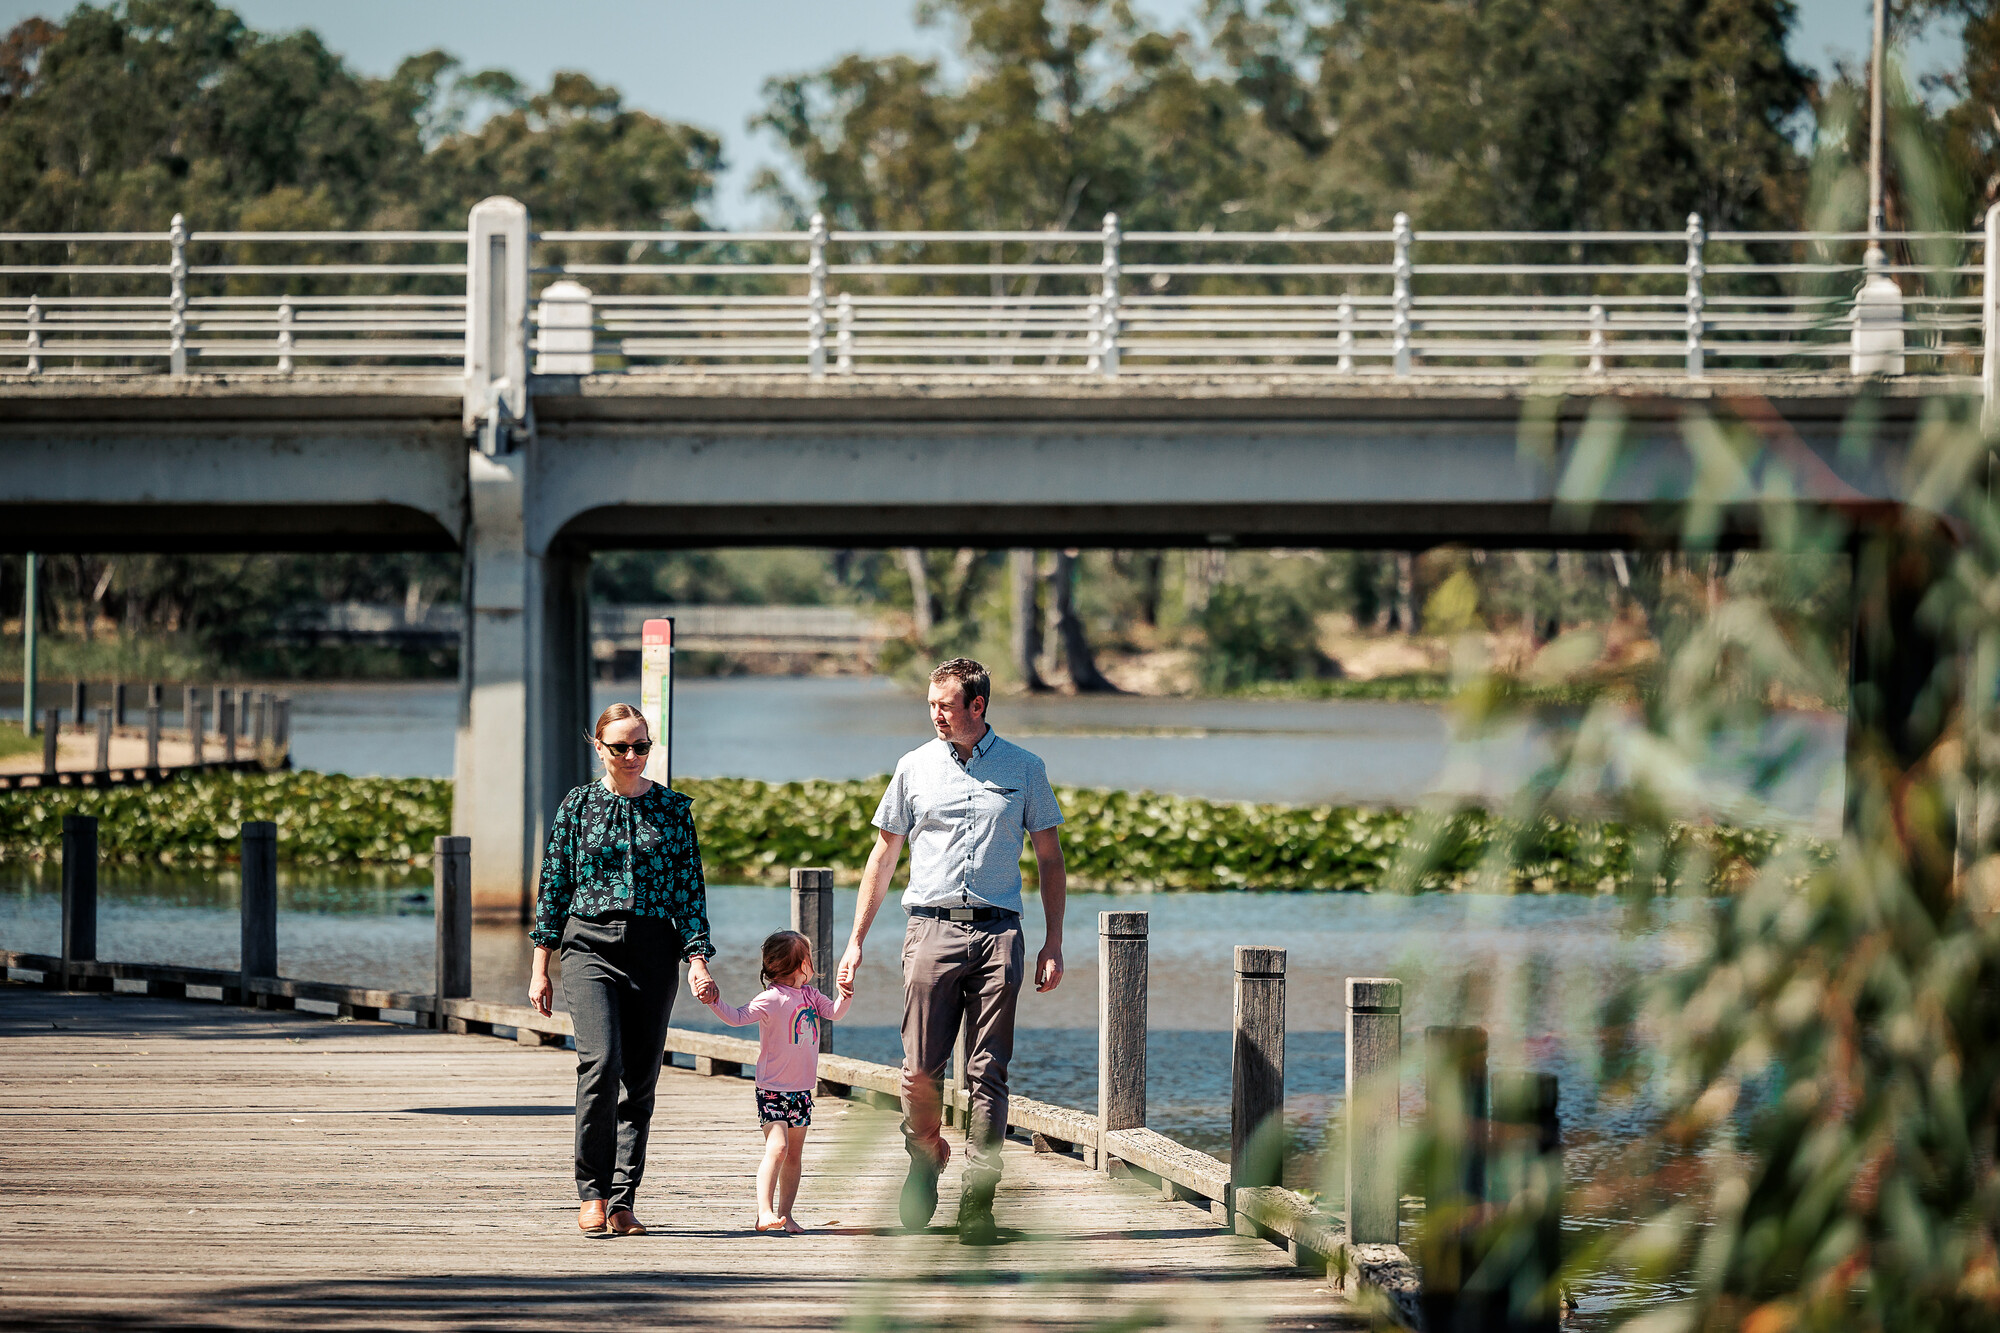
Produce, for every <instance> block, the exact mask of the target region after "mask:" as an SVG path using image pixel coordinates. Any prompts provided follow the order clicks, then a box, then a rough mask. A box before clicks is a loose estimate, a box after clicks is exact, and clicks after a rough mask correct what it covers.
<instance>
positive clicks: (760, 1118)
mask: <svg viewBox="0 0 2000 1333" xmlns="http://www.w3.org/2000/svg"><path fill="white" fill-rule="evenodd" d="M812 1122H813V1095H812V1093H810V1092H773V1091H772V1090H771V1089H769V1088H759V1089H757V1123H758V1124H760V1125H790V1126H792V1128H794V1129H804V1128H806V1127H807V1126H808V1125H810V1124H812Z"/></svg>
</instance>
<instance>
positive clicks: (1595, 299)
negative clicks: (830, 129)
mask: <svg viewBox="0 0 2000 1333" xmlns="http://www.w3.org/2000/svg"><path fill="white" fill-rule="evenodd" d="M510 206H512V207H515V208H518V205H510ZM517 234H518V235H519V236H520V237H521V242H520V243H518V244H516V245H514V247H513V249H512V250H510V251H506V252H504V253H505V258H504V263H505V264H506V265H507V266H508V271H507V272H506V274H504V275H502V276H504V277H505V278H506V281H507V282H508V283H510V284H518V285H517V286H515V287H514V288H513V290H514V291H516V292H520V291H526V292H527V293H528V295H529V300H528V305H527V310H526V315H525V318H523V319H522V320H521V321H520V325H519V327H518V328H514V327H513V326H512V324H511V323H505V324H501V325H496V324H494V323H493V321H492V320H491V319H488V318H487V317H486V316H484V315H482V316H481V319H482V320H483V321H484V322H482V323H481V324H480V325H479V335H480V337H481V338H487V337H493V336H500V337H505V338H510V339H515V340H516V343H515V345H516V346H517V347H518V348H525V349H526V355H527V357H528V361H527V363H526V364H527V365H528V366H529V373H534V372H535V371H537V370H539V371H540V372H541V373H560V374H581V373H596V374H626V375H657V376H663V377H675V376H699V375H708V374H716V373H722V372H728V373H734V374H762V375H802V376H806V377H809V378H822V377H841V376H849V377H859V376H867V375H879V374H896V373H911V372H921V373H926V374H962V375H982V376H983V375H990V374H994V373H1003V374H1024V375H1025V374H1032V375H1046V376H1070V377H1088V378H1099V379H1114V378H1116V377H1117V376H1118V375H1119V374H1120V373H1121V370H1122V371H1126V372H1143V373H1145V374H1148V375H1155V376H1158V375H1170V376H1171V375H1214V374H1232V375H1235V374H1259V373H1268V374H1282V375H1300V374H1313V375H1321V374H1324V375H1347V374H1352V375H1379V374H1382V373H1384V372H1385V371H1386V372H1387V373H1389V374H1392V375H1395V376H1399V377H1407V376H1412V375H1425V374H1434V373H1462V372H1467V371H1477V372H1479V373H1482V374H1485V373H1496V374H1517V375H1521V376H1524V377H1525V376H1533V375H1540V374H1544V373H1546V372H1547V371H1548V369H1549V368H1550V367H1551V366H1554V367H1557V368H1567V369H1569V370H1570V371H1572V372H1574V373H1577V374H1583V375H1598V374H1604V375H1609V374H1613V373H1620V374H1634V373H1636V374H1645V375H1663V374H1664V375H1676V374H1677V375H1681V376H1685V377H1688V378H1699V377H1701V376H1703V375H1705V374H1710V373H1716V374H1725V373H1752V374H1757V375H1779V376H1783V375H1790V374H1813V375H1820V374H1824V373H1826V371H1827V370H1828V368H1829V367H1828V363H1829V361H1834V362H1837V361H1838V360H1839V358H1840V357H1841V356H1843V355H1846V356H1848V360H1849V369H1850V370H1851V371H1852V373H1855V374H1885V373H1886V374H1903V375H1911V376H1952V377H1964V376H1968V375H1971V374H1973V373H1975V366H1976V365H1978V364H1980V363H1983V362H1986V361H1990V360H1991V359H1992V358H1990V357H1989V356H1988V349H1989V344H1990V342H1991V341H1992V336H1993V335H1992V334H1991V332H1990V331H1989V326H1992V325H1994V324H1996V323H2000V320H1996V319H1995V317H1993V315H1992V314H1991V310H1992V303H1991V302H1990V301H1989V299H1988V294H1987V293H1986V291H1985V285H1986V277H1985V275H1986V273H1987V271H1988V265H1989V262H1990V258H1991V257H1989V256H1988V255H1986V254H1985V253H1984V251H1985V248H1986V245H1987V242H1986V233H1985V232H1983V231H1981V232H1956V231H1903V232H1892V233H1887V234H1886V235H1885V236H1884V237H1883V238H1882V241H1883V243H1884V244H1885V245H1886V247H1887V249H1888V255H1887V256H1886V259H1878V260H1877V261H1876V262H1874V263H1872V264H1871V263H1870V262H1869V261H1868V259H1867V258H1865V257H1864V256H1863V255H1862V253H1861V246H1862V245H1863V244H1864V243H1865V242H1866V241H1867V239H1868V237H1867V235H1866V233H1863V232H1851V231H1751V230H1744V231H1716V232H1707V231H1705V230H1704V229H1703V227H1702V224H1701V220H1700V219H1699V218H1690V219H1689V225H1688V227H1687V228H1686V229H1685V230H1684V231H1667V230H1635V231H1605V230H1595V231H1572V232H1560V231H1537V230H1513V231H1459V230H1436V231H1420V230H1416V229H1415V228H1414V227H1412V226H1411V224H1410V222H1409V220H1408V219H1407V218H1403V217H1400V216H1399V217H1398V219H1397V225H1396V226H1395V227H1394V228H1393V229H1391V230H1388V231H1317V230H1298V231H1290V230H1282V229H1281V230H1275V231H1231V230H1219V229H1201V230H1195V231H1165V230H1162V231H1143V230H1134V231H1129V232H1128V231H1125V230H1123V229H1122V227H1121V226H1120V224H1119V222H1118V220H1117V219H1116V218H1115V217H1109V218H1106V219H1105V221H1104V225H1103V226H1102V227H1101V228H1100V229H1098V230H1091V231H1085V230H1060V231H1029V230H1018V229H1017V230H1005V229H994V230H948V229H941V230H914V231H878V230H861V229H857V230H852V231H844V230H840V229H838V228H834V227H830V226H828V225H827V224H826V223H825V221H824V220H822V219H819V218H815V219H813V222H812V225H811V226H809V227H806V228H804V229H764V230H744V231H701V230H688V229H661V230H647V229H643V228H614V229H606V230H602V231H592V230H583V229H574V228H571V229H562V230H547V231H541V232H534V231H532V230H529V229H526V228H525V227H523V229H522V230H521V231H520V232H519V233H517ZM496 239H497V237H496ZM434 245H447V246H457V247H464V258H463V259H462V260H455V261H454V262H419V261H418V260H416V259H412V258H410V257H409V252H408V251H407V250H403V251H402V252H400V253H398V252H397V251H396V250H395V249H394V247H409V246H434ZM37 246H41V247H55V246H62V247H66V248H67V252H66V253H51V252H50V251H48V250H44V251H42V252H41V253H37V252H36V251H35V249H34V247H37ZM253 246H254V247H256V249H255V251H254V256H255V257H254V259H251V258H248V257H245V253H244V250H243V247H253ZM599 246H606V247H621V248H622V253H621V252H620V251H619V250H617V249H614V250H612V251H611V253H610V254H609V255H606V254H605V252H604V251H603V250H593V249H592V248H591V247H599ZM159 247H164V249H165V253H164V254H162V253H161V250H160V248H159ZM370 247H376V248H377V252H379V250H380V248H382V247H390V248H391V249H390V251H389V253H388V254H387V255H383V256H381V257H380V258H379V259H378V260H375V261H373V262H371V261H369V260H366V259H363V258H360V257H358V255H357V252H358V254H359V255H366V254H369V253H370V249H369V248H370ZM538 247H539V249H540V252H539V253H537V248H538ZM1134 247H1136V248H1134ZM1549 247H1561V249H1559V250H1558V251H1557V252H1556V253H1549ZM1617 247H1625V251H1624V253H1622V254H1621V253H1619V251H1618V249H1617ZM1607 248H1610V249H1609V251H1608V253H1607ZM1635 249H1636V250H1637V254H1634V253H1633V251H1634V250H1635ZM288 250H289V253H288ZM494 253H502V252H494ZM1593 255H1603V256H1605V257H1604V258H1602V259H1595V258H1592V256H1593ZM1786 255H1790V256H1792V257H1791V258H1785V257H1784V256H1786ZM335 256H339V257H335ZM0 259H4V260H6V261H9V262H0V376H10V375H16V374H28V375H36V374H43V373H54V372H56V371H62V372H65V373H71V372H80V371H81V372H88V371H92V370H96V371H100V372H116V373H137V374H146V373H161V372H165V373H168V374H195V373H200V372H201V371H202V370H203V369H204V368H209V367H213V368H223V369H227V370H228V371H229V373H231V374H232V375H236V374H243V373H271V374H286V373H292V372H293V370H294V368H295V367H296V366H297V364H298V363H299V361H300V360H302V359H305V358H308V357H309V358H310V361H311V365H312V367H313V368H314V369H315V370H316V371H323V370H342V371H348V372H369V371H384V372H393V371H398V370H407V369H410V368H430V369H445V368H462V367H464V366H465V365H466V364H467V363H468V361H467V359H468V354H469V343H470V338H469V334H470V332H471V330H470V329H469V328H468V322H469V320H470V319H471V317H472V315H473V313H474V312H475V311H484V310H487V309H488V307H487V306H486V305H485V304H482V303H481V302H480V301H479V300H477V299H475V294H476V293H477V292H478V291H479V290H482V288H481V284H482V283H487V282H493V281H497V278H496V277H495V276H494V274H492V273H489V272H488V270H489V268H490V267H491V265H492V263H494V262H496V261H494V259H493V256H492V255H491V254H488V253H487V252H486V247H485V243H484V242H481V243H480V244H479V245H477V246H475V245H473V244H472V232H471V231H441V230H425V229H404V230H383V231H339V230H319V231H268V232H265V231H245V230H218V231H199V230H191V229H189V227H188V226H187V225H186V223H185V222H184V220H183V219H181V218H178V217H177V218H175V219H174V224H173V226H172V227H171V228H169V229H168V230H167V231H164V232H143V231H131V232H15V233H0ZM1933 260H1935V261H1936V262H1932V261H1933ZM141 261H145V262H141ZM579 280H580V281H579ZM509 299H510V300H518V299H519V298H518V296H516V297H511V298H509ZM538 302H539V304H538ZM544 305H547V306H548V307H549V308H556V307H557V306H565V305H566V306H567V313H566V314H565V316H564V318H563V321H562V322H561V325H560V332H559V333H558V334H556V335H554V336H544V332H543V330H544V327H545V326H547V327H555V326H553V325H547V321H546V318H545V315H544V311H543V306H544ZM329 307H336V308H339V309H340V310H341V311H342V312H343V313H342V314H341V316H340V317H339V318H338V319H337V320H328V319H326V318H324V317H323V312H324V311H325V310H326V309H327V308H329ZM412 307H417V308H428V310H427V313H426V314H425V315H424V316H423V317H422V321H421V322H420V323H413V322H412V321H413V316H412V314H411V313H410V310H411V308H412ZM135 309H143V310H146V311H149V312H158V318H156V319H151V320H140V319H137V318H135V317H134V316H133V315H132V314H130V313H129V312H131V311H133V310H135ZM510 309H512V310H514V311H516V312H518V307H510ZM1975 309H1977V310H1978V311H1979V314H1978V315H1977V316H1975V315H1974V313H1973V312H1974V310H1975ZM121 312H127V313H121ZM1480 312H1483V313H1480ZM513 318H514V315H513V314H510V315H509V316H508V319H509V321H511V320H512V319H513ZM120 320H124V321H126V322H125V323H122V324H120V323H118V321H120ZM308 326H310V331H311V332H312V334H313V339H312V342H311V344H310V346H309V347H302V346H301V344H300V343H298V342H297V341H296V339H295V338H294V336H293V335H294V333H295V331H296V332H305V331H307V329H308ZM114 329H115V331H116V333H117V337H116V339H115V340H106V339H104V338H103V337H101V336H94V335H101V334H104V333H106V332H108V331H112V330H114ZM1468 333H1471V334H1476V335H1477V336H1476V337H1470V338H1468V337H1467V336H1466V335H1467V334H1468ZM1864 344H1865V346H1864ZM516 355H519V353H516ZM503 360H505V358H501V359H496V360H493V361H492V362H491V364H494V365H499V364H502V361H503ZM485 392H487V390H486V389H484V388H481V389H478V390H477V391H476V392H475V391H474V390H469V393H470V394H472V396H478V395H479V394H483V393H485ZM508 392H509V394H516V393H517V392H518V391H517V390H514V389H510V390H509V391H508ZM510 401H512V400H511V398H510ZM482 402H483V399H482ZM486 411H487V407H486V406H479V407H478V408H477V410H476V412H475V411H474V410H473V409H471V408H469V409H468V412H469V413H471V414H472V415H484V414H485V413H486ZM470 419H471V415H469V416H468V420H470Z"/></svg>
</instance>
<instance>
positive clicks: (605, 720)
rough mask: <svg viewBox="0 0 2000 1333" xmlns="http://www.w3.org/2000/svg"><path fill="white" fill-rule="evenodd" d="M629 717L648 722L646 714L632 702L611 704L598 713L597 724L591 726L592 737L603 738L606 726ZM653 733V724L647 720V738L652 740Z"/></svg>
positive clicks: (596, 739) (597, 739) (595, 738)
mask: <svg viewBox="0 0 2000 1333" xmlns="http://www.w3.org/2000/svg"><path fill="white" fill-rule="evenodd" d="M628 717H636V718H638V719H639V720H640V721H641V722H646V715H645V714H644V713H642V712H640V711H639V710H638V709H637V708H635V707H634V706H633V705H631V704H613V705H611V707H609V708H607V709H605V710H604V711H603V712H601V713H599V714H598V715H597V725H596V726H595V727H592V728H591V731H590V738H591V739H592V740H594V741H601V740H603V739H604V729H605V728H606V727H608V726H610V725H611V724H612V723H613V722H623V721H624V720H625V719H626V718H628ZM652 735H653V724H652V723H650V722H646V736H647V739H649V740H650V739H651V738H652Z"/></svg>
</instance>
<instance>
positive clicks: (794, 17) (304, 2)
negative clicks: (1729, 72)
mask: <svg viewBox="0 0 2000 1333" xmlns="http://www.w3.org/2000/svg"><path fill="white" fill-rule="evenodd" d="M225 2H226V3H227V4H228V5H229V7H230V8H233V9H235V10H236V11H237V12H238V13H239V14H241V15H242V16H243V18H244V20H245V21H246V22H248V23H249V24H250V25H251V26H252V27H255V28H260V29H265V30H270V31H282V30H285V29H290V28H300V27H310V28H314V29H317V30H318V32H319V34H320V36H321V37H322V38H323V39H324V40H325V41H326V43H327V45H328V46H329V47H331V48H332V49H333V50H335V51H338V52H340V53H341V54H342V55H343V56H345V57H346V58H347V60H348V62H349V63H350V64H351V65H352V66H353V67H354V68H356V69H358V70H360V71H361V72H363V73H366V74H375V75H381V74H387V73H388V72H389V71H391V70H392V69H394V68H395V67H396V64H397V62H398V61H400V60H401V59H402V58H403V57H404V56H407V55H411V54H414V53H415V52H418V51H425V50H429V49H431V48H433V47H442V48H443V49H445V50H447V51H449V52H451V53H452V54H454V55H456V56H458V57H459V58H460V59H461V60H463V61H464V62H465V64H466V66H467V67H468V68H471V69H486V68H500V69H505V70H509V71H511V72H512V73H514V74H516V75H517V76H519V77H520V78H522V79H523V80H524V81H525V82H527V83H529V84H531V85H533V86H536V87H545V86H547V84H548V81H549V76H550V75H551V74H553V73H554V72H555V71H556V70H559V69H580V70H582V71H584V72H585V73H587V74H589V75H590V76H591V77H592V78H593V79H595V80H597V81H598V82H599V83H608V84H610V85H612V86H613V87H615V88H617V89H619V90H620V91H621V92H622V93H623V94H624V95H625V101H626V104H627V105H628V106H634V107H638V108H641V109H643V110H646V111H650V112H652V113H653V114H655V115H657V116H661V117H663V118H665V119H668V120H680V121H686V122H688V123H690V124H695V125H700V126H703V127H704V128H707V129H709V130H712V131H714V132H716V133H718V134H719V135H721V137H722V141H723V148H724V153H725V155H726V157H727V160H728V166H727V169H726V170H725V172H724V174H723V176H722V178H721V179H720V180H719V181H718V182H717V189H716V198H715V201H714V203H713V205H712V207H711V208H710V209H709V210H708V211H709V214H710V217H711V219H712V221H713V222H714V223H715V224H717V225H720V226H738V227H742V226H752V225H755V224H756V223H758V222H759V221H761V220H763V215H764V212H765V205H764V204H763V203H762V202H761V201H760V200H758V199H756V198H755V197H753V196H752V195H751V194H750V193H749V187H750V183H751V181H752V180H753V179H755V177H756V176H757V174H758V172H759V171H760V170H762V169H763V168H765V167H776V166H781V165H782V162H783V154H782V152H781V150H780V148H779V146H778V144H777V143H776V141H775V140H773V139H771V138H770V137H769V136H767V135H764V134H753V133H752V132H751V130H750V129H749V121H750V119H751V117H753V116H754V115H755V114H756V113H757V112H758V110H759V109H760V108H761V107H762V105H763V98H762V88H763V85H764V81H765V80H766V79H769V78H771V77H773V76H776V75H784V74H795V73H803V72H805V71H808V70H813V69H817V68H819V67H821V66H823V65H826V64H828V63H830V62H831V61H833V60H834V59H836V58H837V57H839V56H843V55H846V54H848V53H850V52H855V51H859V52H863V53H865V54H869V55H885V54H889V53H892V52H905V53H908V54H912V55H919V56H934V55H943V54H945V47H946V42H947V40H948V39H947V37H946V35H945V34H943V33H941V32H938V31H935V30H927V29H921V28H919V27H918V26H917V24H916V21H915V17H914V11H915V8H916V5H915V0H701V2H700V3H693V2H692V0H567V2H566V3H563V4H560V5H552V4H550V3H548V0H225ZM1613 2H1614V3H1628V4H1630V3H1641V4H1642V3H1647V0H1613ZM1199 7H1200V5H1199V0H1150V2H1149V0H1140V4H1139V5H1138V8H1139V9H1140V10H1141V11H1142V12H1143V13H1146V14H1149V15H1150V16H1151V17H1153V18H1154V19H1155V20H1156V21H1161V22H1166V23H1181V22H1187V21H1189V20H1190V19H1191V17H1192V15H1193V14H1194V13H1195V12H1196V11H1197V10H1198V9H1199ZM70 8H71V6H70V5H69V4H67V3H61V2H60V0H57V2H56V3H51V0H0V28H7V27H12V26H13V25H14V24H15V23H17V22H19V21H20V20H21V19H23V18H26V17H28V16H29V15H32V14H46V15H51V16H56V15H60V14H63V13H67V12H68V10H69V9H70ZM1798 9H1799V26H1798V29H1797V30H1796V32H1795V33H1794V35H1793V40H1792V54H1793V57H1794V59H1796V60H1798V61H1800V62H1801V63H1803V64H1805V65H1808V66H1811V67H1813V68H1815V69H1820V70H1824V69H1826V68H1828V67H1829V66H1830V65H1831V64H1832V63H1833V61H1834V60H1836V59H1841V58H1844V59H1847V60H1849V61H1857V60H1859V59H1860V58H1861V57H1862V56H1863V54H1864V53H1865V52H1866V51H1867V49H1868V27H1869V12H1870V9H1869V3H1868V0H1798ZM1954 55H1955V42H1954V40H1953V39H1952V37H1951V36H1950V35H1949V34H1937V35H1934V36H1933V37H1932V38H1931V39H1930V40H1929V41H1926V42H1925V43H1923V44H1922V45H1921V46H1920V47H1919V49H1918V50H1917V51H1915V52H1914V53H1913V59H1912V62H1911V63H1912V67H1913V71H1915V72H1921V71H1923V70H1925V69H1930V68H1940V67H1944V66H1945V65H1947V64H1948V63H1949V62H1950V61H1952V59H1953V57H1954Z"/></svg>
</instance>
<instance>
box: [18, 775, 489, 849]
mask: <svg viewBox="0 0 2000 1333" xmlns="http://www.w3.org/2000/svg"><path fill="white" fill-rule="evenodd" d="M64 815H91V816H95V817H96V819H97V820H98V826H97V827H98V843H97V845H98V852H99V855H101V856H103V857H104V858H105V859H107V860H115V861H158V862H161V863H162V864H167V865H176V864H189V865H213V864H217V863H223V862H230V861H234V860H235V859H236V858H237V853H238V839H240V838H241V836H242V832H243V825H244V824H245V823H247V822H249V821H251V820H258V819H268V820H273V821H275V822H276V823H277V825H278V855H279V857H280V858H281V859H283V860H286V861H290V862H294V863H297V864H304V865H331V864H338V863H346V862H369V861H374V862H406V863H407V862H413V861H418V860H423V859H428V858H429V856H430V854H431V840H432V839H433V838H436V837H438V836H440V835H441V834H445V833H448V832H450V831H451V784H450V783H449V782H445V781H440V780H437V779H432V778H350V777H343V776H341V775H338V774H329V773H311V772H285V773H201V774H196V775H192V776H188V777H184V778H176V779H174V780H172V781H168V782H161V783H155V784H152V785H150V786H135V787H57V788H53V789H51V790H49V791H37V790H32V789H31V790H26V791H12V792H0V845H4V846H6V847H7V848H8V850H9V853H10V854H11V855H25V856H44V857H48V856H57V855H60V853H61V849H62V817H63V816H64Z"/></svg>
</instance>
